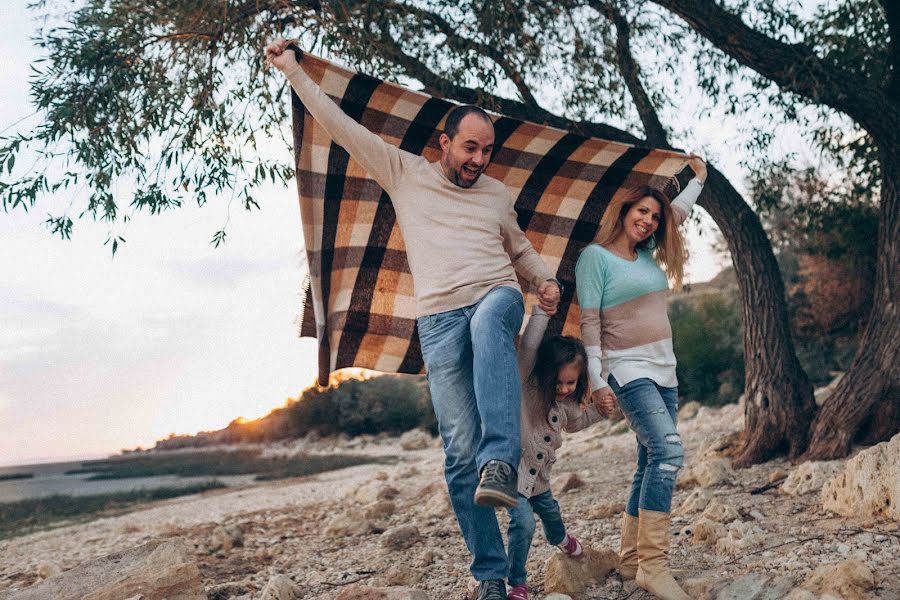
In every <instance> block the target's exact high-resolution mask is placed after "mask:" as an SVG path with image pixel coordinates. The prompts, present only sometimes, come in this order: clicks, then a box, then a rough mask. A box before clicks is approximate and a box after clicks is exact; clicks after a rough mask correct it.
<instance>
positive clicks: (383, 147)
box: [288, 67, 415, 194]
mask: <svg viewBox="0 0 900 600" xmlns="http://www.w3.org/2000/svg"><path fill="white" fill-rule="evenodd" d="M288 81H289V82H290V83H291V87H292V88H294V91H295V92H297V95H298V96H299V97H300V100H301V101H302V102H303V105H304V106H305V107H306V110H308V111H309V113H310V114H311V115H312V116H313V118H314V119H315V120H316V122H317V123H318V124H319V125H321V126H322V127H323V128H324V129H325V131H327V132H328V135H329V136H331V139H333V140H334V141H335V143H337V145H339V146H340V147H342V148H343V149H344V150H346V151H347V153H348V154H349V155H350V156H351V157H352V158H353V160H355V161H356V162H358V163H359V164H360V165H362V167H363V168H364V169H365V170H366V173H368V174H369V176H370V177H372V179H374V180H375V181H376V182H378V185H380V186H381V187H382V188H384V190H385V191H386V192H387V193H388V194H390V193H391V190H393V189H395V188H396V186H397V184H398V183H399V182H400V181H401V180H402V177H403V171H404V168H405V167H408V166H410V162H411V159H413V158H415V157H414V155H412V154H410V153H408V152H404V151H403V150H400V149H399V148H397V147H396V146H393V145H391V144H389V143H387V142H385V141H384V140H383V139H381V138H380V137H378V136H377V135H375V134H374V133H372V132H371V131H369V130H368V129H366V128H365V127H364V126H363V125H360V124H359V123H357V122H356V121H355V120H354V119H353V118H352V117H350V116H349V115H348V114H347V113H345V112H344V111H343V110H341V108H340V107H339V106H338V105H337V104H336V103H335V102H334V101H333V100H332V99H331V98H329V97H328V96H327V95H326V94H325V93H324V92H323V91H322V90H321V89H320V88H319V86H318V85H316V83H315V82H314V81H313V80H312V79H310V77H309V75H307V74H306V71H304V70H303V68H302V67H297V68H296V69H294V70H293V71H292V72H290V73H289V74H288Z"/></svg>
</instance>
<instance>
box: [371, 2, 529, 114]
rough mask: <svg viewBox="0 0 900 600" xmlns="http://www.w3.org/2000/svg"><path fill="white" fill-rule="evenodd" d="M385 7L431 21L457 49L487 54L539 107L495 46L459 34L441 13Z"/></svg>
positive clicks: (395, 5)
mask: <svg viewBox="0 0 900 600" xmlns="http://www.w3.org/2000/svg"><path fill="white" fill-rule="evenodd" d="M385 7H386V8H387V9H390V8H396V9H398V10H400V11H403V12H405V13H406V14H412V15H415V16H416V17H419V18H420V19H424V20H427V21H429V22H431V23H432V24H433V25H434V26H435V27H436V28H437V30H438V31H439V32H440V33H442V34H443V35H444V36H445V37H446V38H447V41H448V42H449V43H450V45H451V46H453V47H454V48H455V49H457V50H461V51H466V50H473V51H475V52H477V53H479V54H481V55H483V56H487V57H488V58H490V59H491V60H492V61H493V62H494V63H495V64H496V65H497V66H498V67H500V69H501V70H502V71H503V73H504V74H505V75H506V76H507V77H508V78H509V80H510V81H511V82H512V83H513V84H514V85H515V86H516V89H517V90H518V91H519V95H521V96H522V100H523V101H524V102H525V104H526V105H528V106H533V107H539V105H538V102H537V100H536V99H535V97H534V94H533V93H532V91H531V88H530V87H528V85H527V84H526V83H525V79H524V78H523V77H522V74H521V73H519V71H518V69H516V68H515V67H514V66H513V65H512V63H511V62H510V61H509V60H508V59H507V57H506V56H505V55H504V54H503V53H502V52H499V51H498V50H497V49H496V48H495V47H493V46H489V45H487V44H482V43H480V42H476V41H474V40H472V39H469V38H466V37H463V36H461V35H459V34H458V33H456V30H457V27H455V26H453V25H452V24H451V23H449V22H448V21H447V20H446V19H444V18H443V17H441V16H440V15H437V14H434V13H432V12H430V11H427V10H424V9H421V8H418V7H415V6H410V5H408V4H404V3H393V2H389V3H387V4H385Z"/></svg>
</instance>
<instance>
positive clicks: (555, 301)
mask: <svg viewBox="0 0 900 600" xmlns="http://www.w3.org/2000/svg"><path fill="white" fill-rule="evenodd" d="M538 304H539V305H540V307H541V310H543V311H544V312H545V313H547V314H548V315H550V316H551V317H552V316H553V315H555V314H556V309H557V307H558V306H559V286H558V285H556V282H554V281H545V282H544V283H542V284H541V285H540V287H538Z"/></svg>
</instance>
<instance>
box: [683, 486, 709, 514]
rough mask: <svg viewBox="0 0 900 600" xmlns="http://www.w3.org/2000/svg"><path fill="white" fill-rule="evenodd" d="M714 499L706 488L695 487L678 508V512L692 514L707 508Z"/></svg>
mask: <svg viewBox="0 0 900 600" xmlns="http://www.w3.org/2000/svg"><path fill="white" fill-rule="evenodd" d="M711 499H712V494H711V493H710V491H709V490H707V489H706V488H700V487H698V488H695V489H693V490H692V491H691V493H690V494H688V496H687V498H685V499H684V501H682V503H681V505H680V506H679V507H678V510H676V511H675V512H676V514H679V515H690V514H693V513H696V512H699V511H701V510H703V509H705V508H706V507H707V506H708V505H709V501H710V500H711Z"/></svg>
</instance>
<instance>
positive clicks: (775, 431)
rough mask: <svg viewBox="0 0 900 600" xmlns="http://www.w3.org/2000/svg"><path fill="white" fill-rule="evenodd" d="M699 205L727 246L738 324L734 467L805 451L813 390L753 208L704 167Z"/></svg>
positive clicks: (778, 275)
mask: <svg viewBox="0 0 900 600" xmlns="http://www.w3.org/2000/svg"><path fill="white" fill-rule="evenodd" d="M700 206H702V207H703V208H704V209H706V211H707V212H708V213H709V214H710V216H712V218H713V219H714V220H715V222H716V224H717V225H718V226H719V229H720V230H721V231H722V235H723V236H724V238H725V241H726V242H727V244H728V249H729V250H730V251H731V261H732V264H733V265H734V271H735V274H736V276H737V281H738V288H739V289H740V295H741V312H742V321H743V324H744V365H745V377H744V394H745V397H746V402H745V406H744V423H745V425H744V437H743V445H742V447H741V449H740V450H739V452H738V455H737V457H736V458H735V461H734V464H735V466H739V467H747V466H750V465H752V464H756V463H760V462H764V461H766V460H769V459H770V458H772V457H774V456H777V455H779V454H785V453H786V454H787V456H788V458H790V459H796V458H797V457H798V456H800V455H801V454H802V453H803V452H804V450H805V449H806V441H807V433H808V431H809V424H810V422H811V421H812V418H813V414H814V412H815V401H814V399H813V388H812V383H810V381H809V378H808V377H807V376H806V372H805V371H804V370H803V367H801V366H800V361H799V360H798V359H797V355H796V353H795V352H794V343H793V340H792V339H791V332H790V325H789V323H788V316H787V302H786V300H785V291H784V283H783V282H782V280H781V271H780V269H779V268H778V263H777V262H776V261H775V254H774V252H773V251H772V246H771V244H770V243H769V238H768V237H767V236H766V232H765V230H764V229H763V227H762V223H760V221H759V217H757V216H756V213H754V212H753V210H752V209H751V208H750V207H749V206H748V205H747V203H746V202H744V199H743V198H742V197H741V195H740V194H739V193H738V192H737V190H735V189H734V188H733V187H732V186H731V184H730V183H729V182H728V180H727V179H726V178H725V176H723V175H722V174H721V173H719V172H718V171H716V170H715V169H712V168H711V169H710V172H709V181H708V182H707V185H706V190H705V191H704V194H703V195H702V196H701V198H700Z"/></svg>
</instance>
